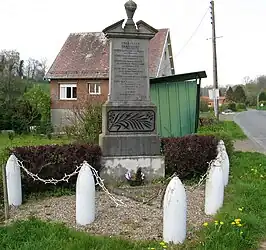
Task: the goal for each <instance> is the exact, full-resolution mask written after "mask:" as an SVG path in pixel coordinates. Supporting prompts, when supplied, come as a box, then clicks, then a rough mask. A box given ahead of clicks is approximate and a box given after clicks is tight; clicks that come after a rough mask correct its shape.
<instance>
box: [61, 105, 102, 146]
mask: <svg viewBox="0 0 266 250" xmlns="http://www.w3.org/2000/svg"><path fill="white" fill-rule="evenodd" d="M73 113H74V118H73V120H72V121H71V123H72V125H70V126H66V127H65V128H64V130H65V132H66V134H67V136H68V137H72V138H74V139H75V140H76V141H78V142H85V143H98V141H99V134H100V133H101V131H102V103H101V102H97V101H95V102H91V103H87V104H86V105H84V108H80V107H76V108H74V110H73Z"/></svg>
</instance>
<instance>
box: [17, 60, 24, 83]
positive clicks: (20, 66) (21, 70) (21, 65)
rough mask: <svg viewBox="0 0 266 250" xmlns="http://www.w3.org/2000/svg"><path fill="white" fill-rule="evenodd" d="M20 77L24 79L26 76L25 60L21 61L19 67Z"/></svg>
mask: <svg viewBox="0 0 266 250" xmlns="http://www.w3.org/2000/svg"><path fill="white" fill-rule="evenodd" d="M18 76H19V77H20V78H21V79H23V76H24V60H21V61H20V62H19V67H18Z"/></svg>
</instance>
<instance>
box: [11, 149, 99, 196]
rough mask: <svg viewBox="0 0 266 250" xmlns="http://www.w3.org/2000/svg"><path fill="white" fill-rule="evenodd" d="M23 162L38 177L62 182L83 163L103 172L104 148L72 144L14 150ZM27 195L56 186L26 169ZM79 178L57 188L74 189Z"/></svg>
mask: <svg viewBox="0 0 266 250" xmlns="http://www.w3.org/2000/svg"><path fill="white" fill-rule="evenodd" d="M11 153H13V154H14V155H16V157H17V158H18V159H19V160H21V161H23V165H24V167H25V168H27V169H28V170H29V171H30V172H32V173H34V174H38V176H39V177H40V178H42V179H51V178H54V179H61V178H62V177H64V175H65V174H71V173H72V172H74V170H75V169H76V166H78V165H80V164H81V163H82V162H83V161H87V162H88V163H89V164H90V165H91V166H93V167H94V168H95V169H96V170H97V171H99V172H100V170H101V164H100V159H101V149H100V147H99V146H97V145H89V144H68V145H47V146H27V147H16V148H14V149H12V150H10V154H11ZM21 173H22V188H23V194H24V195H27V194H30V193H37V192H43V191H48V190H53V189H54V188H55V185H54V184H44V183H43V182H40V181H34V180H33V178H32V177H30V176H29V175H27V174H26V173H25V172H24V171H23V170H22V172H21ZM76 180H77V175H75V176H73V177H71V178H70V179H69V182H60V183H58V184H57V185H56V187H63V188H73V187H74V186H75V184H76Z"/></svg>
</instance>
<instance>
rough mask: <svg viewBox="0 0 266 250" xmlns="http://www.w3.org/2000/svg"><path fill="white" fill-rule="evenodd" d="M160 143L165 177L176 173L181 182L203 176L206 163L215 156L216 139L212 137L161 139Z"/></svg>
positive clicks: (206, 167) (196, 136)
mask: <svg viewBox="0 0 266 250" xmlns="http://www.w3.org/2000/svg"><path fill="white" fill-rule="evenodd" d="M161 142H162V153H163V154H164V155H165V172H166V175H172V174H173V173H175V172H176V173H177V174H178V176H179V178H180V179H181V180H185V179H190V178H194V177H199V176H201V175H202V174H205V173H206V171H207V169H208V167H209V164H208V162H210V161H211V160H213V159H215V158H216V156H217V145H218V139H217V138H216V137H215V136H212V135H209V136H202V135H188V136H183V137H179V138H162V139H161Z"/></svg>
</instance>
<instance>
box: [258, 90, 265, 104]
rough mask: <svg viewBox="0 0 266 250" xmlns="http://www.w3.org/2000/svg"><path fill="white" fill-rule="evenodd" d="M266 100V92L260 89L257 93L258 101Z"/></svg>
mask: <svg viewBox="0 0 266 250" xmlns="http://www.w3.org/2000/svg"><path fill="white" fill-rule="evenodd" d="M260 101H266V92H264V91H262V92H261V93H260V95H259V102H260Z"/></svg>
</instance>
